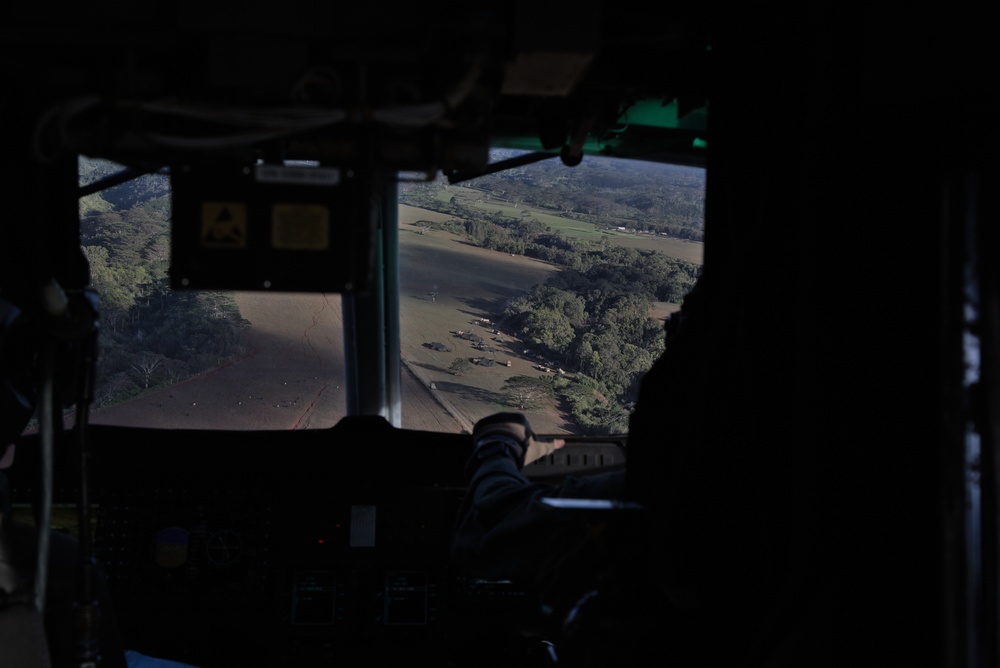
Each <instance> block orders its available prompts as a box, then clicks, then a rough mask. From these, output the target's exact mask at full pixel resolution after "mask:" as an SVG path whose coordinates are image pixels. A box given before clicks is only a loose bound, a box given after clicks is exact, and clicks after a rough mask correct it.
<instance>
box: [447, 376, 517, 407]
mask: <svg viewBox="0 0 1000 668" xmlns="http://www.w3.org/2000/svg"><path fill="white" fill-rule="evenodd" d="M436 385H437V388H438V389H439V390H441V391H442V392H449V393H452V394H456V395H458V396H460V397H462V398H463V399H465V400H467V401H481V402H484V403H489V404H503V395H502V394H500V393H499V392H494V391H493V390H487V389H484V388H481V387H471V386H469V385H464V384H462V383H448V382H443V381H441V382H438V383H436Z"/></svg>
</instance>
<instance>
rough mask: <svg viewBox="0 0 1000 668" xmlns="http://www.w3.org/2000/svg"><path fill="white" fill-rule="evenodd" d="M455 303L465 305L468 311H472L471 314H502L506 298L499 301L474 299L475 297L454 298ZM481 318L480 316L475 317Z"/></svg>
mask: <svg viewBox="0 0 1000 668" xmlns="http://www.w3.org/2000/svg"><path fill="white" fill-rule="evenodd" d="M455 301H456V302H459V303H461V304H465V305H466V306H468V307H469V308H470V309H473V310H472V311H471V312H472V313H478V314H482V313H503V309H504V304H505V301H506V298H501V299H488V298H485V297H483V298H476V297H455ZM476 317H477V318H478V317H482V316H476Z"/></svg>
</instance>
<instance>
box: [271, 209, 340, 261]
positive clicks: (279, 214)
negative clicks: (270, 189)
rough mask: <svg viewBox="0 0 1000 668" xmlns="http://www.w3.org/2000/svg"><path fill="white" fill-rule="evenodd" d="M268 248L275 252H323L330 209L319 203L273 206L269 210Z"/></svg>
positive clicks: (327, 231)
mask: <svg viewBox="0 0 1000 668" xmlns="http://www.w3.org/2000/svg"><path fill="white" fill-rule="evenodd" d="M271 245H272V246H273V247H274V248H275V249H278V250H306V251H323V250H327V249H328V248H329V247H330V209H329V208H328V207H326V206H323V205H322V204H275V205H274V207H273V208H272V209H271Z"/></svg>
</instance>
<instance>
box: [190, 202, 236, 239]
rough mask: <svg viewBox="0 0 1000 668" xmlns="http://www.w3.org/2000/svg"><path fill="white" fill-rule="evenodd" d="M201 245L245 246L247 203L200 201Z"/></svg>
mask: <svg viewBox="0 0 1000 668" xmlns="http://www.w3.org/2000/svg"><path fill="white" fill-rule="evenodd" d="M201 245H202V246H204V247H205V248H246V247H247V205H246V204H245V203H243V202H202V204H201Z"/></svg>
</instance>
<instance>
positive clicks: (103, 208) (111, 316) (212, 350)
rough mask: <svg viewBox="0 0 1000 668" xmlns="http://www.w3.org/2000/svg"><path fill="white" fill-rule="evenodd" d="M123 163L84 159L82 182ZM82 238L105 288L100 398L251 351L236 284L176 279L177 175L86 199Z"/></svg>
mask: <svg viewBox="0 0 1000 668" xmlns="http://www.w3.org/2000/svg"><path fill="white" fill-rule="evenodd" d="M117 169H120V167H117V166H114V165H111V164H109V163H106V162H104V161H97V160H89V159H87V158H81V159H80V182H81V184H85V183H90V182H92V181H95V180H97V179H99V178H101V177H103V176H104V175H106V174H108V173H110V172H113V171H116V170H117ZM80 242H81V246H82V249H83V253H84V255H85V256H86V258H87V260H88V262H89V264H90V275H91V287H93V289H94V290H95V291H96V292H97V294H98V295H99V296H100V309H101V329H100V336H99V352H98V364H97V378H96V382H95V390H94V403H95V406H97V407H101V406H106V405H110V404H112V403H115V402H118V401H122V400H124V399H128V398H130V397H133V396H136V395H138V394H139V393H141V392H142V391H144V390H146V389H148V388H152V387H156V386H158V385H165V384H171V383H175V382H177V381H180V380H183V379H184V378H187V377H189V376H191V375H194V374H197V373H200V372H202V371H205V370H207V369H210V368H213V367H215V366H217V365H218V364H220V363H221V362H224V361H226V360H228V359H232V358H233V357H236V356H239V355H242V354H243V353H244V352H245V347H246V342H245V332H246V330H247V328H248V327H249V323H248V322H247V321H246V320H245V319H244V318H242V317H241V315H240V313H239V308H238V307H237V305H236V302H235V300H234V299H233V296H232V294H230V293H225V292H186V291H174V290H171V289H170V286H169V277H168V274H167V271H168V267H169V257H170V184H169V178H168V177H166V176H162V175H155V174H154V175H146V176H142V177H139V178H137V179H134V180H133V181H129V182H128V183H125V184H123V185H120V186H115V187H113V188H109V189H107V190H104V191H102V192H101V193H99V194H95V195H88V196H87V197H84V198H81V201H80Z"/></svg>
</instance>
